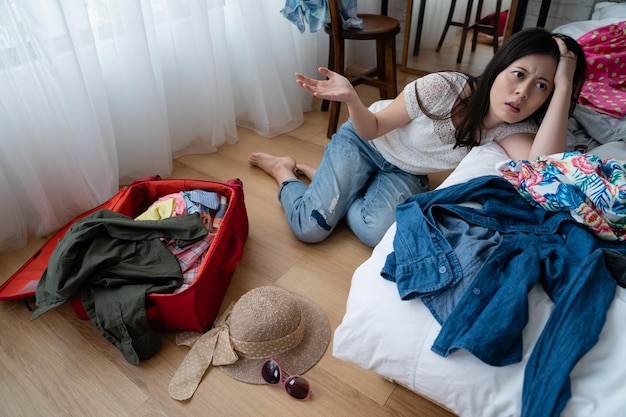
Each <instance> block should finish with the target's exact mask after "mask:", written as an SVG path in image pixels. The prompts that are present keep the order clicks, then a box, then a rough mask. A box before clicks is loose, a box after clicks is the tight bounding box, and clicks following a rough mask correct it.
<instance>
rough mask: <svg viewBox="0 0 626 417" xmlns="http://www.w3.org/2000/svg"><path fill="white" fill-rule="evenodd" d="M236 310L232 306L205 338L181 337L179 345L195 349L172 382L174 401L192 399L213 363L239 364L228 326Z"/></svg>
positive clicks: (171, 393) (187, 333) (177, 339)
mask: <svg viewBox="0 0 626 417" xmlns="http://www.w3.org/2000/svg"><path fill="white" fill-rule="evenodd" d="M232 309H233V305H232V304H231V305H230V307H228V309H227V310H226V311H225V312H224V313H223V314H222V315H221V316H220V318H219V319H218V320H217V321H216V322H215V326H214V327H213V328H212V329H211V330H209V331H208V332H206V333H204V334H203V335H198V334H197V333H192V332H184V333H181V335H180V337H179V336H178V335H177V337H176V343H177V344H179V345H180V344H184V345H188V346H191V349H190V350H189V353H187V356H185V359H184V360H183V363H181V365H180V367H179V368H178V370H177V371H176V373H175V374H174V376H173V377H172V380H171V381H170V386H169V393H170V397H172V398H174V399H175V400H181V401H182V400H188V399H189V398H191V396H192V395H193V393H194V392H196V389H197V388H198V385H199V384H200V381H201V380H202V377H203V376H204V374H205V372H206V370H207V369H208V367H209V365H211V363H213V365H216V366H218V365H230V364H233V363H235V362H237V359H238V356H237V353H235V350H234V349H233V347H232V345H231V343H230V336H229V330H228V324H227V323H226V321H227V319H228V317H230V313H231V311H232Z"/></svg>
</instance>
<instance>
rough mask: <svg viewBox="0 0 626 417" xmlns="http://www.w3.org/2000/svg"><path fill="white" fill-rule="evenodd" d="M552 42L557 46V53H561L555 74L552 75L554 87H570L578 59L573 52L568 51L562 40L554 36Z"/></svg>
mask: <svg viewBox="0 0 626 417" xmlns="http://www.w3.org/2000/svg"><path fill="white" fill-rule="evenodd" d="M554 40H555V41H556V43H557V45H559V51H560V52H561V58H560V59H559V63H558V66H557V68H556V74H555V75H554V83H555V85H559V83H564V84H566V85H567V84H569V85H571V84H572V80H573V78H574V73H575V71H576V64H577V61H578V58H579V57H578V56H577V55H576V54H575V53H574V52H573V51H571V50H569V49H568V47H567V45H566V44H565V42H564V41H563V39H561V38H560V37H558V36H555V37H554ZM583 59H584V58H583Z"/></svg>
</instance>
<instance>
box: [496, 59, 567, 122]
mask: <svg viewBox="0 0 626 417" xmlns="http://www.w3.org/2000/svg"><path fill="white" fill-rule="evenodd" d="M556 66H557V62H556V61H555V60H554V58H552V57H551V56H548V55H538V54H533V55H526V56H525V57H522V58H520V59H518V60H516V61H514V62H513V63H512V64H511V65H509V66H508V67H507V68H505V69H504V71H502V72H501V73H500V74H498V76H497V77H496V79H495V80H494V82H493V85H492V86H491V91H490V93H489V101H490V104H489V113H488V114H487V117H486V118H485V123H484V125H485V127H486V128H492V127H495V126H497V125H499V124H501V123H503V122H504V123H517V122H520V121H522V120H524V119H526V118H527V117H529V116H530V115H532V114H533V113H534V112H536V111H537V110H538V109H539V108H540V107H541V106H542V105H543V103H545V101H546V100H547V99H548V97H549V96H550V93H551V92H552V90H553V89H554V74H555V73H556Z"/></svg>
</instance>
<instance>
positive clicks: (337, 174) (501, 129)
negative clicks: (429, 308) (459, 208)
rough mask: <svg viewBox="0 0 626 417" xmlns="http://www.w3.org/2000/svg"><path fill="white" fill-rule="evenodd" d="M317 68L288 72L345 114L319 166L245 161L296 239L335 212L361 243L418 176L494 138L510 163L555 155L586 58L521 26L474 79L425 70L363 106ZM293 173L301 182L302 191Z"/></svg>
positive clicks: (327, 227)
mask: <svg viewBox="0 0 626 417" xmlns="http://www.w3.org/2000/svg"><path fill="white" fill-rule="evenodd" d="M319 72H320V73H321V74H322V75H324V76H326V77H327V78H328V79H327V80H315V79H312V78H309V77H305V76H304V75H302V74H296V78H297V82H298V84H299V85H300V86H301V87H302V88H303V89H304V90H306V91H308V92H309V93H311V94H313V95H314V96H315V97H318V98H320V99H327V100H335V101H340V102H343V103H346V104H347V105H348V112H349V115H350V119H349V120H348V121H347V122H346V123H344V124H343V125H342V126H341V128H340V129H339V130H338V131H337V133H336V134H335V135H334V136H333V139H332V140H331V141H330V142H329V144H328V145H327V146H326V148H325V151H324V156H323V158H322V161H321V163H320V166H319V168H318V169H317V170H315V169H314V168H312V167H310V166H308V165H305V164H298V163H296V161H295V160H294V159H293V158H291V157H277V156H274V155H269V154H265V153H260V152H257V153H253V154H251V155H250V157H249V163H250V164H251V165H254V166H257V167H259V168H261V169H263V170H264V171H265V172H267V173H268V174H270V175H271V176H272V177H274V179H275V180H276V181H277V182H278V184H279V186H280V187H279V191H278V198H279V200H280V202H281V204H282V206H283V208H284V210H285V215H286V217H287V221H288V223H289V226H290V228H291V230H292V231H293V232H294V234H295V235H296V236H297V237H298V238H299V239H300V240H302V241H304V242H310V243H314V242H320V241H322V240H324V239H325V238H327V237H328V236H329V235H330V234H331V233H332V231H333V230H334V228H335V226H336V225H337V224H338V223H339V221H341V220H342V219H343V218H345V219H346V221H347V224H348V226H349V227H350V229H352V231H353V232H354V233H355V234H356V235H357V237H358V238H359V239H360V240H361V241H362V242H363V243H365V244H367V245H369V246H375V245H376V244H377V243H378V242H379V241H380V239H381V238H382V236H383V235H384V233H385V232H386V231H387V229H388V228H389V226H390V225H391V224H392V223H393V221H394V219H395V208H396V206H397V205H398V204H399V203H401V202H402V201H403V200H404V199H405V198H407V197H409V196H410V195H413V194H416V193H419V192H423V191H426V190H427V189H428V179H427V175H428V174H431V173H434V172H437V171H443V170H448V169H452V168H454V167H455V166H456V165H457V164H458V163H459V162H460V161H461V159H462V158H463V157H464V156H465V155H466V154H467V152H468V151H469V150H470V149H471V148H472V147H473V146H478V145H480V144H481V143H485V141H495V142H497V143H499V144H500V146H502V148H503V149H504V150H505V151H506V153H507V154H508V156H509V157H510V158H511V159H514V160H520V159H526V160H532V159H534V158H536V157H537V156H539V155H547V154H553V153H558V152H563V151H564V150H565V142H566V137H567V120H568V118H569V116H570V115H571V112H572V111H573V109H574V106H575V105H576V102H577V100H578V95H579V93H580V90H581V88H582V83H583V81H584V78H585V73H586V62H585V56H584V53H583V51H582V48H581V47H580V45H578V43H577V42H576V41H575V40H574V39H572V38H570V37H567V36H565V35H557V34H552V33H550V32H549V31H547V30H545V29H542V28H530V29H526V30H523V31H521V32H518V33H516V34H515V35H513V36H512V37H511V38H510V39H509V40H508V41H507V42H506V43H505V44H504V45H503V46H502V48H500V49H499V50H498V52H497V53H496V54H495V55H494V57H493V58H492V59H491V61H490V62H489V64H488V65H487V67H486V68H485V71H484V72H483V73H482V75H480V76H479V77H472V76H470V75H467V74H463V73H459V72H440V73H434V74H429V75H426V76H424V77H421V78H418V79H417V80H415V81H414V82H411V83H409V84H408V85H407V86H405V88H404V90H403V91H402V92H401V93H400V94H399V95H398V96H397V97H396V98H395V99H394V100H393V101H391V102H390V103H389V102H378V103H375V104H374V105H372V106H371V107H370V108H369V109H368V108H367V107H365V105H364V104H363V103H362V102H361V100H360V99H359V97H358V95H357V93H356V91H355V90H354V88H353V86H352V85H351V84H350V82H349V81H348V80H347V79H346V78H344V77H343V76H341V75H339V74H337V73H334V72H332V71H330V70H328V69H327V68H320V69H319ZM540 119H543V121H542V122H541V124H540V123H539V120H540ZM300 172H301V173H303V174H304V175H306V176H307V177H308V178H309V179H310V180H311V183H310V185H309V186H308V187H307V185H306V184H304V183H303V182H301V181H300V180H298V178H297V174H298V173H300Z"/></svg>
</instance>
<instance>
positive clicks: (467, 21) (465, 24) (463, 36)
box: [456, 0, 474, 64]
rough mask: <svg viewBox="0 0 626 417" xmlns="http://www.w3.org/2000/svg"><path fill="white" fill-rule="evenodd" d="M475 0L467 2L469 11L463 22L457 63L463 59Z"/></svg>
mask: <svg viewBox="0 0 626 417" xmlns="http://www.w3.org/2000/svg"><path fill="white" fill-rule="evenodd" d="M473 3H474V0H468V2H467V11H466V12H465V21H464V22H463V32H462V33H461V43H460V44H459V55H458V56H457V58H456V62H457V64H460V63H461V61H463V51H464V49H465V40H466V38H467V32H468V31H469V27H470V19H471V17H472V4H473Z"/></svg>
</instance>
